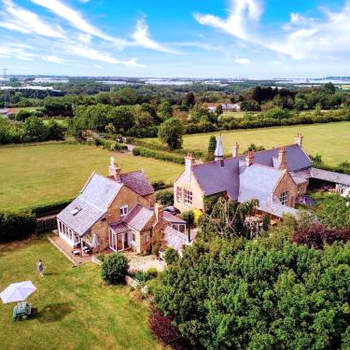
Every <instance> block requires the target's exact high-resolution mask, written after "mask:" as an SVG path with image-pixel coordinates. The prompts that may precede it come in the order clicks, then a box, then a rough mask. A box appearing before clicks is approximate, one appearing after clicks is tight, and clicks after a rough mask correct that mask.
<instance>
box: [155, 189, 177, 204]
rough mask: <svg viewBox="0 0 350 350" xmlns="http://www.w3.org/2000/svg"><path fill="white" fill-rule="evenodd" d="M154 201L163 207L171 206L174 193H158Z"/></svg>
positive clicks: (165, 191)
mask: <svg viewBox="0 0 350 350" xmlns="http://www.w3.org/2000/svg"><path fill="white" fill-rule="evenodd" d="M156 201H157V202H160V203H161V204H162V205H165V206H169V205H173V203H174V192H173V191H168V190H163V191H158V192H157V193H156Z"/></svg>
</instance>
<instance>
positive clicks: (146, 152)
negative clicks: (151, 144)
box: [132, 147, 185, 164]
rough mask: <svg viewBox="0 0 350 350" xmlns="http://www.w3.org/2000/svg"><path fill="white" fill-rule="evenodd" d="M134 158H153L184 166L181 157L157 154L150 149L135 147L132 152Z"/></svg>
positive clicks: (183, 159) (183, 160)
mask: <svg viewBox="0 0 350 350" xmlns="http://www.w3.org/2000/svg"><path fill="white" fill-rule="evenodd" d="M132 153H133V155H134V156H141V157H146V158H154V159H158V160H164V161H168V162H173V163H176V164H185V158H184V157H183V156H179V155H175V154H169V153H162V152H157V151H155V150H152V149H148V148H144V147H135V148H134V149H133V150H132Z"/></svg>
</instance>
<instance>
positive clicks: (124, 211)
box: [119, 204, 129, 217]
mask: <svg viewBox="0 0 350 350" xmlns="http://www.w3.org/2000/svg"><path fill="white" fill-rule="evenodd" d="M119 210H120V216H121V217H124V216H126V215H128V213H129V206H128V205H127V204H125V205H122V206H121V207H120V208H119Z"/></svg>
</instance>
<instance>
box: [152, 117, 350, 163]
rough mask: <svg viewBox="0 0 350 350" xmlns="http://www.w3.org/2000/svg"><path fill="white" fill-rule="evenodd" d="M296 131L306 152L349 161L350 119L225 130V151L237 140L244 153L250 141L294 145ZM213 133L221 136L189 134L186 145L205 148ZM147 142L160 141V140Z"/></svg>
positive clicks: (223, 133)
mask: <svg viewBox="0 0 350 350" xmlns="http://www.w3.org/2000/svg"><path fill="white" fill-rule="evenodd" d="M297 132H301V133H302V134H303V135H304V145H305V149H306V151H307V152H308V153H309V154H313V155H315V154H316V153H319V154H321V155H322V158H323V160H324V161H325V162H326V163H327V164H329V165H337V164H339V163H341V162H343V161H345V160H348V161H350V122H339V123H328V124H312V125H297V126H285V127H275V128H262V129H251V130H232V131H223V132H222V138H223V145H224V151H225V153H230V152H231V150H232V146H233V143H234V142H235V141H238V143H239V144H240V149H241V152H242V151H244V150H245V149H246V148H247V147H248V146H249V145H250V144H251V143H255V144H256V145H262V146H265V147H266V148H268V147H275V146H280V145H285V144H291V143H293V142H294V136H295V135H296V133H297ZM211 135H219V132H215V133H206V134H195V135H186V136H185V137H184V148H186V149H191V150H201V151H206V150H207V147H208V142H209V137H210V136H211ZM148 141H152V142H159V141H158V140H157V139H148Z"/></svg>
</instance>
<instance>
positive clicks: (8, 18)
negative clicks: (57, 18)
mask: <svg viewBox="0 0 350 350" xmlns="http://www.w3.org/2000/svg"><path fill="white" fill-rule="evenodd" d="M2 2H3V4H4V10H5V11H4V12H5V13H3V14H2V16H1V21H0V27H3V28H6V29H10V30H15V31H19V32H21V33H24V34H33V33H34V34H39V35H42V36H47V37H52V38H63V37H64V35H63V31H62V29H61V28H59V27H57V26H56V27H52V26H50V25H49V24H47V23H45V22H44V21H42V20H41V19H40V17H39V16H38V15H37V14H35V13H34V12H31V11H28V10H26V9H24V8H22V7H19V6H16V5H15V4H14V3H13V2H12V1H11V0H2Z"/></svg>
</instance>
